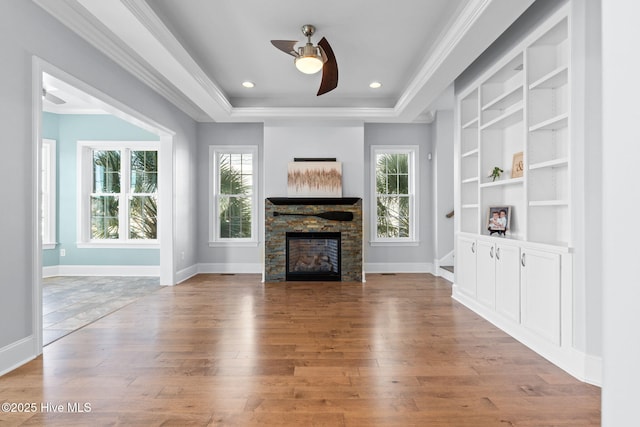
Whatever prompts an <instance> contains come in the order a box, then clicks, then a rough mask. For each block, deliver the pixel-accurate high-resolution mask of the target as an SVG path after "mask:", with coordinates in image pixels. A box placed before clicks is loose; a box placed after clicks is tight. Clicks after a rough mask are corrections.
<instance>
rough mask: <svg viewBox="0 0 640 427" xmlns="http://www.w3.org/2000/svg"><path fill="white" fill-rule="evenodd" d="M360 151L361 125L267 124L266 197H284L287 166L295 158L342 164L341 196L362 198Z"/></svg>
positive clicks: (362, 139) (265, 128) (265, 130)
mask: <svg viewBox="0 0 640 427" xmlns="http://www.w3.org/2000/svg"><path fill="white" fill-rule="evenodd" d="M363 147H364V126H363V124H362V123H333V122H332V123H325V122H286V123H266V124H265V127H264V165H265V166H264V194H265V197H287V165H288V163H289V162H292V161H293V159H294V157H335V158H336V160H337V161H339V162H342V196H343V197H362V196H363V191H364V163H363V158H362V152H363Z"/></svg>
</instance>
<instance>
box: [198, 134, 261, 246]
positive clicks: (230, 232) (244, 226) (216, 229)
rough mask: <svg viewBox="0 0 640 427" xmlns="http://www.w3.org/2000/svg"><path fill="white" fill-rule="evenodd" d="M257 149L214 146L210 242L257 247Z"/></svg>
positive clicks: (211, 153) (251, 147)
mask: <svg viewBox="0 0 640 427" xmlns="http://www.w3.org/2000/svg"><path fill="white" fill-rule="evenodd" d="M257 153H258V150H257V147H255V146H224V147H223V146H211V147H210V156H211V172H212V173H211V175H212V176H211V188H212V199H211V200H212V206H211V214H210V217H211V218H210V232H209V241H210V242H211V245H212V246H216V245H218V244H223V245H229V244H240V245H242V244H250V245H255V244H257V231H256V230H257V228H256V216H257V215H256V212H257V194H256V193H257V191H256V188H257V187H256V180H255V177H256V176H257V167H256V165H257V157H258V155H257Z"/></svg>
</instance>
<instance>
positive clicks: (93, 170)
mask: <svg viewBox="0 0 640 427" xmlns="http://www.w3.org/2000/svg"><path fill="white" fill-rule="evenodd" d="M79 148H80V151H79V154H80V158H81V162H82V164H83V165H87V163H88V164H90V169H89V168H87V169H89V170H87V172H83V173H82V176H83V177H85V179H83V184H82V188H83V191H82V193H81V198H80V206H81V210H82V212H86V215H87V217H86V220H83V221H82V224H84V225H82V229H81V232H80V235H81V241H83V242H86V243H88V244H92V243H100V242H102V243H109V244H113V243H126V244H129V243H138V244H139V243H144V244H148V243H151V244H156V243H157V239H158V231H157V230H158V150H157V149H155V148H150V147H144V148H139V147H135V148H134V145H133V144H132V145H126V143H118V142H103V143H101V144H97V145H94V146H91V143H90V142H83V143H81V144H80V147H79ZM82 215H83V218H84V215H85V214H84V213H83V214H82Z"/></svg>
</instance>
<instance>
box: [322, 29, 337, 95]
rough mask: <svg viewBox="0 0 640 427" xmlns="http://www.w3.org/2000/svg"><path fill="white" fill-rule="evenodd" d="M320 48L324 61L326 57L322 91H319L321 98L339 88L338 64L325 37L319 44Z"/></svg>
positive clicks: (323, 68)
mask: <svg viewBox="0 0 640 427" xmlns="http://www.w3.org/2000/svg"><path fill="white" fill-rule="evenodd" d="M318 46H320V47H321V48H322V49H321V50H322V57H323V59H324V58H325V57H326V60H325V63H324V66H323V67H322V82H320V89H318V95H317V96H320V95H323V94H325V93H327V92H330V91H332V90H334V89H335V88H337V87H338V63H337V62H336V56H335V55H334V54H333V49H331V46H330V45H329V42H328V41H327V39H325V38H324V37H323V38H322V39H321V40H320V41H319V42H318Z"/></svg>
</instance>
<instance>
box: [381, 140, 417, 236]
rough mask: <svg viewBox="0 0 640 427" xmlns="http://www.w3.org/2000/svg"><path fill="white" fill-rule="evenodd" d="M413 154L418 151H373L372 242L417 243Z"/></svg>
mask: <svg viewBox="0 0 640 427" xmlns="http://www.w3.org/2000/svg"><path fill="white" fill-rule="evenodd" d="M416 152H417V147H393V146H390V147H376V146H374V147H373V148H372V169H373V171H374V175H375V182H374V185H373V193H374V195H375V197H374V202H375V206H373V207H372V213H373V216H374V221H373V223H374V224H375V229H374V230H372V242H378V243H383V242H388V243H397V242H413V241H416V229H417V224H416V219H415V218H416V186H417V185H416V171H417V166H416V164H415V157H416Z"/></svg>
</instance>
